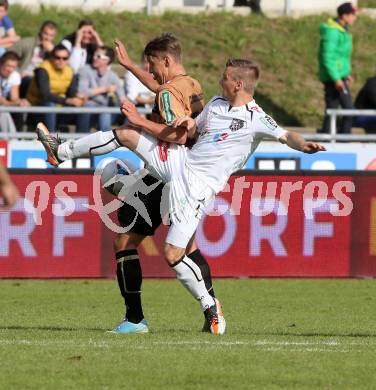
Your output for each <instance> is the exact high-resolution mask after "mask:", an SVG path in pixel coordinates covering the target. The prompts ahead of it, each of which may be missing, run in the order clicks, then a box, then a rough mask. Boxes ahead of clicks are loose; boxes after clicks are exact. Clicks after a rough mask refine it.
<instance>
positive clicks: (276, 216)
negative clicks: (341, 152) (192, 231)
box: [142, 176, 353, 277]
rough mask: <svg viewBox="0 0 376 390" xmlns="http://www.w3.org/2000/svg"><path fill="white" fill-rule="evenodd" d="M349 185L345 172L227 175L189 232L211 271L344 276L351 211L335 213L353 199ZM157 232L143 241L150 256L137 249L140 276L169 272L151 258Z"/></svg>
mask: <svg viewBox="0 0 376 390" xmlns="http://www.w3.org/2000/svg"><path fill="white" fill-rule="evenodd" d="M346 183H347V184H346ZM352 184H353V182H352V178H351V177H347V176H346V177H344V176H339V177H336V176H331V177H324V176H322V177H321V176H314V177H306V176H304V177H300V176H255V177H252V176H247V177H244V176H243V177H236V176H234V177H232V178H231V179H230V182H229V185H228V188H227V189H226V191H225V192H222V193H221V194H219V195H218V196H217V198H216V201H215V203H214V206H213V209H212V211H209V215H206V216H205V217H204V218H203V220H202V221H201V223H200V225H199V228H198V230H197V235H196V238H197V242H198V246H199V248H200V250H201V252H202V253H203V254H204V255H205V257H206V258H207V259H208V261H209V263H210V267H211V269H212V274H213V276H217V277H242V276H257V277H285V276H286V277H287V276H290V277H300V276H305V277H328V276H329V277H330V276H336V277H347V276H350V246H351V241H350V237H351V229H350V228H351V214H350V213H348V214H347V215H345V216H338V215H336V214H337V213H336V212H335V210H337V209H341V208H342V209H343V202H344V203H346V202H347V205H348V206H349V205H350V204H352V200H351V199H352V193H351V192H346V188H350V187H351V185H352ZM346 186H347V187H346ZM242 188H243V190H241V189H242ZM286 194H287V195H288V194H290V196H286ZM345 211H346V210H345ZM350 211H351V210H350ZM333 214H334V215H333ZM164 237H165V231H164V232H163V236H162V237H161V234H160V233H159V234H158V235H157V236H156V237H155V238H154V239H150V240H151V241H152V246H154V247H155V248H156V249H157V250H156V251H154V255H152V254H148V249H147V248H146V250H145V248H143V252H142V258H143V261H144V262H145V263H147V267H144V268H143V270H144V271H143V272H144V274H145V275H146V276H156V275H158V276H168V275H171V273H170V271H169V270H168V269H165V268H164V267H161V266H160V265H159V263H160V262H159V261H158V257H162V255H163V238H164ZM149 246H150V245H149ZM149 252H150V250H149ZM152 264H153V265H152ZM149 267H150V268H149ZM151 267H153V268H152V269H151ZM158 267H160V268H158ZM166 268H168V267H166ZM149 270H151V272H149Z"/></svg>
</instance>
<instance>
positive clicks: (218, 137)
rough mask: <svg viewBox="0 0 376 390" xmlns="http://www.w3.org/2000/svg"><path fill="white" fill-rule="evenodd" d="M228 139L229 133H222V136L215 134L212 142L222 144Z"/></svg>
mask: <svg viewBox="0 0 376 390" xmlns="http://www.w3.org/2000/svg"><path fill="white" fill-rule="evenodd" d="M227 137H228V133H221V134H219V133H217V134H214V136H213V139H212V142H221V141H224V140H225V139H226V138H227Z"/></svg>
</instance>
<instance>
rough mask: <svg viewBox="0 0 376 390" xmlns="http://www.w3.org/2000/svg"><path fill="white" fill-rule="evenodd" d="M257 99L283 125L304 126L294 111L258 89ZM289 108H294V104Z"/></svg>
mask: <svg viewBox="0 0 376 390" xmlns="http://www.w3.org/2000/svg"><path fill="white" fill-rule="evenodd" d="M255 99H256V102H257V104H259V105H260V106H261V107H262V108H263V110H265V112H266V113H268V114H269V115H271V116H272V117H273V119H274V120H275V121H277V123H279V124H280V125H281V126H303V124H302V122H301V121H300V120H299V119H298V118H297V117H296V116H295V115H294V114H293V113H291V112H288V111H286V109H285V108H284V107H281V106H279V105H277V104H275V103H274V102H273V100H271V99H270V98H269V97H268V96H266V95H264V94H262V93H260V92H257V91H256V94H255ZM289 108H290V109H291V110H293V107H292V106H291V107H289Z"/></svg>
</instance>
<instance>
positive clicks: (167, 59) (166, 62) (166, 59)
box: [163, 55, 171, 68]
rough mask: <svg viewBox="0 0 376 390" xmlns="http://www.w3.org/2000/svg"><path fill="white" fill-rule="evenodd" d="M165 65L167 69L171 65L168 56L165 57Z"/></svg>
mask: <svg viewBox="0 0 376 390" xmlns="http://www.w3.org/2000/svg"><path fill="white" fill-rule="evenodd" d="M163 63H164V66H165V67H166V68H167V67H169V66H170V65H171V57H170V56H168V55H167V56H165V57H163Z"/></svg>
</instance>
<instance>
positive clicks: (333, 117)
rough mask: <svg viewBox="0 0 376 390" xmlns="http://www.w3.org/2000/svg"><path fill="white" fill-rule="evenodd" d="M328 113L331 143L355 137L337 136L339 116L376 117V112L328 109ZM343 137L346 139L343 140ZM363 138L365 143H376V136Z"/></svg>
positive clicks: (347, 135) (364, 136)
mask: <svg viewBox="0 0 376 390" xmlns="http://www.w3.org/2000/svg"><path fill="white" fill-rule="evenodd" d="M326 113H327V115H329V117H330V140H331V142H335V141H336V140H337V141H341V140H347V137H349V136H353V134H337V117H338V116H376V110H359V109H342V108H328V109H327V110H326ZM345 136H346V137H345ZM339 137H340V138H339ZM343 137H345V138H343ZM362 138H364V141H376V134H372V135H363V136H362Z"/></svg>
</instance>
